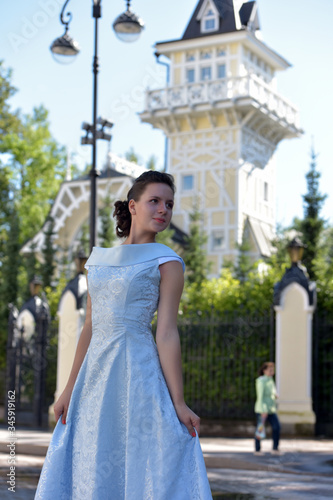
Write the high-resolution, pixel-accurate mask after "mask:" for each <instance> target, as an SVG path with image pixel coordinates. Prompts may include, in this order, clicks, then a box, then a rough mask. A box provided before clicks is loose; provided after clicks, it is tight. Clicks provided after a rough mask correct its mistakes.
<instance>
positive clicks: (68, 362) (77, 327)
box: [49, 252, 87, 426]
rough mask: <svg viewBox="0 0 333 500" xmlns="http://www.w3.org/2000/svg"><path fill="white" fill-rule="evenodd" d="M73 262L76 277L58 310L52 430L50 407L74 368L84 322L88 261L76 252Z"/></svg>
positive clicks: (64, 294)
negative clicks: (85, 270)
mask: <svg viewBox="0 0 333 500" xmlns="http://www.w3.org/2000/svg"><path fill="white" fill-rule="evenodd" d="M75 261H76V269H77V274H76V276H75V278H73V279H72V280H71V281H69V282H68V284H67V286H66V288H65V289H64V291H63V293H62V296H61V299H60V302H59V307H58V316H59V334H58V358H57V387H56V392H55V394H54V402H53V404H52V405H51V406H49V425H51V426H53V425H54V424H55V423H56V422H55V418H54V413H53V406H54V403H55V402H56V401H57V399H58V398H59V396H60V395H61V393H62V392H63V390H64V389H65V386H66V384H67V381H68V378H69V375H70V372H71V369H72V366H73V361H74V356H75V351H76V346H77V343H78V340H79V338H80V334H81V330H82V327H83V323H84V319H85V309H86V308H85V299H86V296H87V281H86V276H85V274H84V264H85V263H86V261H87V256H86V255H85V254H84V253H82V252H79V253H78V254H77V256H76V258H75Z"/></svg>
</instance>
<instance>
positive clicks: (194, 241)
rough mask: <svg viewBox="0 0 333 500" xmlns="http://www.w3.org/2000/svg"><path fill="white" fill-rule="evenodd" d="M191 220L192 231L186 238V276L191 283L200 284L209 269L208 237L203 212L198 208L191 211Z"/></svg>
mask: <svg viewBox="0 0 333 500" xmlns="http://www.w3.org/2000/svg"><path fill="white" fill-rule="evenodd" d="M190 220H191V224H190V232H189V235H188V236H187V237H186V238H185V240H186V251H185V255H184V259H185V264H186V277H187V280H188V282H189V283H196V284H198V285H200V284H201V283H202V281H203V280H204V279H206V276H207V273H208V270H209V264H208V262H207V253H206V248H205V246H206V244H207V240H208V237H207V235H206V233H205V232H204V228H203V221H202V214H201V212H200V211H199V210H198V209H197V208H194V209H193V211H192V212H191V213H190Z"/></svg>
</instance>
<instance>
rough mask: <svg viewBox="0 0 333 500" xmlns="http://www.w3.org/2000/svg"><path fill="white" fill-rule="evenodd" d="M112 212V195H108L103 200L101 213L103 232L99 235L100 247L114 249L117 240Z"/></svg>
mask: <svg viewBox="0 0 333 500" xmlns="http://www.w3.org/2000/svg"><path fill="white" fill-rule="evenodd" d="M112 212H113V202H112V199H111V197H110V194H108V195H107V196H106V197H105V198H104V200H103V208H101V209H100V211H99V217H100V222H101V230H100V232H99V233H98V237H99V239H100V246H102V247H107V248H109V247H112V246H113V245H114V242H115V240H116V239H117V236H116V232H115V228H114V222H113V218H112Z"/></svg>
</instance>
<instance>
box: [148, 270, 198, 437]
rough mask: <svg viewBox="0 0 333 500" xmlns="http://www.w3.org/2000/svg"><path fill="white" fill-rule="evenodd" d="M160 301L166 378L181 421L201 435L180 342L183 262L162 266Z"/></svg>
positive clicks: (159, 336)
mask: <svg viewBox="0 0 333 500" xmlns="http://www.w3.org/2000/svg"><path fill="white" fill-rule="evenodd" d="M160 273H161V284H160V299H159V305H158V311H157V330H156V344H157V349H158V354H159V358H160V362H161V366H162V370H163V374H164V377H165V380H166V383H167V386H168V389H169V392H170V396H171V399H172V401H173V404H174V407H175V410H176V412H177V415H178V418H179V420H180V421H181V422H183V423H184V424H185V425H186V427H187V429H188V431H189V433H190V434H191V435H192V436H195V432H194V427H195V428H196V430H197V432H198V433H199V431H200V419H199V417H198V416H197V415H196V414H195V413H193V412H192V410H190V408H188V407H187V406H186V404H185V401H184V392H183V375H182V363H181V349H180V339H179V334H178V328H177V316H178V308H179V302H180V298H181V294H182V291H183V287H184V274H183V268H182V265H181V264H180V262H177V261H171V262H167V263H165V264H162V265H161V266H160Z"/></svg>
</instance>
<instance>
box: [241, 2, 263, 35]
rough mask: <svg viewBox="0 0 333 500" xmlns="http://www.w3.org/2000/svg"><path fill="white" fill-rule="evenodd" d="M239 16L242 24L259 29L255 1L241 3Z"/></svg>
mask: <svg viewBox="0 0 333 500" xmlns="http://www.w3.org/2000/svg"><path fill="white" fill-rule="evenodd" d="M239 17H240V20H241V23H242V26H249V27H250V28H251V29H252V30H258V29H260V24H259V16H258V8H257V4H256V2H246V3H243V5H242V7H241V9H240V11H239Z"/></svg>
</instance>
